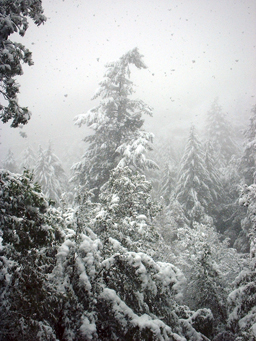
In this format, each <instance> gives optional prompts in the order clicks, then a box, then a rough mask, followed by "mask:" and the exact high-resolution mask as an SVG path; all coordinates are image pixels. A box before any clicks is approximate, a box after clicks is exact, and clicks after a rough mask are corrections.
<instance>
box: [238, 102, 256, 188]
mask: <svg viewBox="0 0 256 341" xmlns="http://www.w3.org/2000/svg"><path fill="white" fill-rule="evenodd" d="M251 112H252V115H251V118H250V124H249V127H248V129H247V130H245V132H244V136H245V138H246V142H245V148H244V151H243V155H242V158H241V164H240V170H241V172H242V175H243V178H244V182H245V183H246V184H247V185H251V184H253V183H255V178H256V174H255V171H256V156H255V155H256V105H254V106H253V108H252V110H251Z"/></svg>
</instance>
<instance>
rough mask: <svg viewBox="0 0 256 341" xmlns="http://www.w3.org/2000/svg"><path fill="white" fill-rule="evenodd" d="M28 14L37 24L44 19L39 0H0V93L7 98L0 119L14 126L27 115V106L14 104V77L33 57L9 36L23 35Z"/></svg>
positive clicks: (24, 122)
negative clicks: (14, 34)
mask: <svg viewBox="0 0 256 341" xmlns="http://www.w3.org/2000/svg"><path fill="white" fill-rule="evenodd" d="M28 17H29V18H31V19H32V20H33V21H34V23H35V24H36V25H37V26H39V25H41V24H42V23H44V22H45V21H46V17H45V16H44V15H43V8H42V1H41V0H30V1H27V0H13V1H6V0H1V1H0V61H1V62H0V65H1V67H0V94H1V95H2V96H3V97H4V99H5V100H6V101H7V105H0V119H1V121H2V122H4V123H6V122H8V121H9V120H12V123H11V127H14V128H16V127H18V126H19V124H26V123H27V122H28V120H29V119H30V112H29V110H28V108H26V107H20V106H19V104H18V99H17V94H18V92H19V85H18V84H17V82H16V79H15V78H16V76H18V75H22V73H23V71H22V63H26V64H28V65H33V61H32V58H31V52H30V51H29V50H28V49H27V48H26V47H25V46H24V45H22V44H20V43H15V42H12V41H11V40H10V39H9V36H10V35H11V34H13V33H15V32H18V33H19V35H21V36H22V37H23V36H24V35H25V33H26V31H27V29H28V26H29V24H28Z"/></svg>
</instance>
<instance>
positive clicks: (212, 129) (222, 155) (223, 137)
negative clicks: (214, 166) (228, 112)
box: [206, 98, 238, 166]
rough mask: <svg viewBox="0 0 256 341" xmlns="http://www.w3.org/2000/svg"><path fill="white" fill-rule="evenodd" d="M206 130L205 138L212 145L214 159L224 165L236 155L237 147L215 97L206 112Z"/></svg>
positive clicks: (230, 127) (229, 125) (230, 126)
mask: <svg viewBox="0 0 256 341" xmlns="http://www.w3.org/2000/svg"><path fill="white" fill-rule="evenodd" d="M206 130H207V139H208V140H210V141H211V143H212V145H213V146H214V150H215V159H216V160H217V161H218V162H219V165H220V166H225V165H226V164H227V163H228V162H229V160H230V159H231V157H232V156H233V155H237V152H238V148H237V146H236V144H235V143H234V141H233V133H232V125H231V123H230V122H228V121H227V119H226V118H225V115H224V114H223V112H222V108H221V106H220V105H219V103H218V99H217V98H216V99H215V101H214V102H213V104H212V106H211V109H210V110H209V112H208V113H207V121H206Z"/></svg>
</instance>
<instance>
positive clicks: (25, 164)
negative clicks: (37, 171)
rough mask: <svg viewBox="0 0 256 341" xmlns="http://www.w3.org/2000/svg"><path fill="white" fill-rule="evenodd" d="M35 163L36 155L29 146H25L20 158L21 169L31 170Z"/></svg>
mask: <svg viewBox="0 0 256 341" xmlns="http://www.w3.org/2000/svg"><path fill="white" fill-rule="evenodd" d="M35 164H36V156H35V153H34V151H33V149H32V148H31V147H29V146H28V147H27V148H26V149H25V150H24V152H23V154H22V160H21V169H22V170H24V169H29V170H30V171H32V170H33V169H34V168H35Z"/></svg>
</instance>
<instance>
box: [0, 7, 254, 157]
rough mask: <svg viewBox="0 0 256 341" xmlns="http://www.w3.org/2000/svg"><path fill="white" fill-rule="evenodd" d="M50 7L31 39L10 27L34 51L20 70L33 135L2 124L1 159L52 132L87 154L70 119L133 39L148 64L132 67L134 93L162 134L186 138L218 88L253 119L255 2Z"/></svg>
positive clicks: (233, 108)
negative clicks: (147, 107) (143, 67)
mask: <svg viewBox="0 0 256 341" xmlns="http://www.w3.org/2000/svg"><path fill="white" fill-rule="evenodd" d="M43 7H44V13H45V15H46V16H47V18H48V19H47V22H46V24H45V25H41V26H40V27H37V26H35V25H34V24H33V23H32V22H31V24H30V27H29V29H28V30H27V32H26V35H25V37H24V38H21V37H19V36H18V35H17V37H15V38H14V36H13V35H12V40H14V41H15V40H16V41H20V42H21V43H22V44H24V45H25V46H26V47H28V48H29V49H30V50H31V51H32V53H33V60H34V65H33V66H32V67H28V66H26V65H25V66H24V74H23V75H22V76H20V77H18V82H19V84H20V85H21V87H20V94H19V103H20V104H21V105H24V106H28V108H29V109H30V111H31V112H32V118H31V120H30V122H29V124H28V125H26V126H25V127H24V128H23V130H22V131H23V132H25V133H26V134H27V138H22V137H21V136H20V134H19V129H10V128H9V126H8V125H2V124H1V145H0V148H1V149H0V152H1V159H3V158H4V156H5V155H6V153H7V151H8V149H9V148H11V149H12V151H13V152H14V154H15V157H16V158H18V157H19V153H20V152H21V151H22V150H23V149H24V148H25V147H26V146H27V145H28V144H29V145H31V146H33V147H35V148H38V145H39V144H40V145H42V147H43V148H45V147H46V145H47V144H48V142H49V140H51V142H52V143H53V147H54V150H56V152H57V153H58V154H59V156H60V157H61V158H62V159H63V158H64V159H65V158H66V157H67V155H68V154H65V152H69V150H70V147H69V148H68V147H67V146H70V145H71V146H74V147H76V149H77V153H78V155H79V156H80V155H81V154H82V153H83V147H84V146H83V143H82V142H80V141H81V140H82V138H83V137H84V136H85V135H86V130H85V129H86V128H80V129H79V128H78V127H76V126H74V125H73V118H74V116H76V115H79V114H82V113H85V112H86V111H87V110H89V109H90V108H92V107H93V106H95V105H96V103H97V102H95V101H91V98H92V96H93V95H94V93H95V91H96V90H97V88H98V83H99V82H100V81H101V80H102V77H103V74H104V72H105V67H104V66H105V64H106V63H108V62H111V61H115V60H117V59H118V58H119V57H120V56H121V55H123V54H124V53H125V52H127V51H128V50H130V49H132V48H134V47H138V48H139V51H140V53H142V54H143V55H144V60H145V63H146V64H147V66H148V69H147V70H143V71H138V70H135V69H132V70H131V71H132V72H131V80H132V81H133V82H134V84H135V85H136V86H137V87H136V94H135V97H136V98H141V99H143V100H144V101H145V102H146V103H147V104H148V105H150V106H151V107H153V109H154V110H153V113H154V117H153V118H147V117H145V119H146V124H145V129H147V130H149V131H152V132H153V133H154V134H155V136H156V139H157V138H158V137H159V136H163V135H164V136H170V135H171V134H173V131H174V130H177V132H181V133H182V134H183V132H184V131H183V129H184V128H185V129H186V130H185V137H187V127H188V126H189V125H190V124H191V122H193V123H194V124H195V125H196V126H197V125H200V123H201V122H202V120H203V119H204V116H205V114H206V112H207V111H208V110H209V108H210V105H211V103H212V102H213V100H214V98H215V97H219V103H220V105H221V106H222V107H223V111H224V112H227V113H228V115H229V116H231V117H232V120H233V121H234V120H235V122H236V121H237V122H238V125H239V124H240V122H242V123H245V120H244V119H243V118H246V119H247V118H248V116H249V112H250V109H251V107H252V105H253V104H254V103H255V97H254V96H255V89H256V57H255V56H256V49H255V45H256V43H255V42H256V26H255V20H256V3H255V1H250V0H247V1H241V0H238V1H227V0H225V1H221V2H216V1H213V0H211V1H204V0H195V1H156V0H154V1H152V0H151V1H144V0H140V1H132V0H129V1H108V0H107V1H102V0H96V1H95V0H94V1H92V0H87V1H79V0H72V1H71V0H69V1H68V0H66V1H60V0H57V1H56V0H55V1H49V0H46V1H43ZM246 122H247V121H246ZM176 128H177V129H176ZM79 148H80V149H81V150H79ZM64 151H65V152H64ZM71 153H72V152H71ZM73 161H74V160H73Z"/></svg>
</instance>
